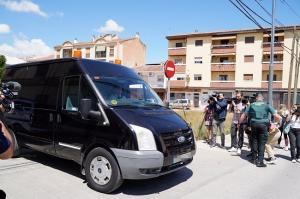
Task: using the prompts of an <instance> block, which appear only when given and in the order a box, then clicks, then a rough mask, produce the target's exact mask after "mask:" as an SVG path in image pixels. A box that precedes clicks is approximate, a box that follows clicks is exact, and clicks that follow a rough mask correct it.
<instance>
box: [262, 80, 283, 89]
mask: <svg viewBox="0 0 300 199" xmlns="http://www.w3.org/2000/svg"><path fill="white" fill-rule="evenodd" d="M268 84H269V81H261V88H268ZM272 88H282V81H273V83H272Z"/></svg>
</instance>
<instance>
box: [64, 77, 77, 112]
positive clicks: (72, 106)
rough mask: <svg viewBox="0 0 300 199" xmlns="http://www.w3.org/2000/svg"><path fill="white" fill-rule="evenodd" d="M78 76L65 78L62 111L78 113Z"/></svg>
mask: <svg viewBox="0 0 300 199" xmlns="http://www.w3.org/2000/svg"><path fill="white" fill-rule="evenodd" d="M79 79H80V78H79V76H76V77H67V78H65V80H64V88H63V109H64V110H67V111H78V108H79Z"/></svg>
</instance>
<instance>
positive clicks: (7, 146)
mask: <svg viewBox="0 0 300 199" xmlns="http://www.w3.org/2000/svg"><path fill="white" fill-rule="evenodd" d="M0 98H1V100H3V99H4V96H3V95H2V94H0ZM0 111H1V112H4V111H5V110H4V108H3V106H2V105H0ZM0 114H2V113H0ZM0 125H1V132H0V159H2V160H5V159H8V158H11V157H12V155H13V145H12V137H11V135H10V133H9V132H8V130H7V129H6V127H5V125H4V124H3V123H2V122H1V121H0Z"/></svg>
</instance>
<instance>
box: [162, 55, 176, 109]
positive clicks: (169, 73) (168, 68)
mask: <svg viewBox="0 0 300 199" xmlns="http://www.w3.org/2000/svg"><path fill="white" fill-rule="evenodd" d="M164 71H165V76H166V77H167V78H168V82H167V105H168V106H169V105H170V93H171V91H170V90H171V83H170V78H172V77H173V76H174V74H175V64H174V63H173V61H171V60H167V61H166V63H165V65H164Z"/></svg>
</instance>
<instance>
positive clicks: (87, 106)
mask: <svg viewBox="0 0 300 199" xmlns="http://www.w3.org/2000/svg"><path fill="white" fill-rule="evenodd" d="M91 108H92V100H91V99H81V101H80V113H81V115H82V117H83V118H84V119H87V118H88V116H89V112H90V110H91Z"/></svg>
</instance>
